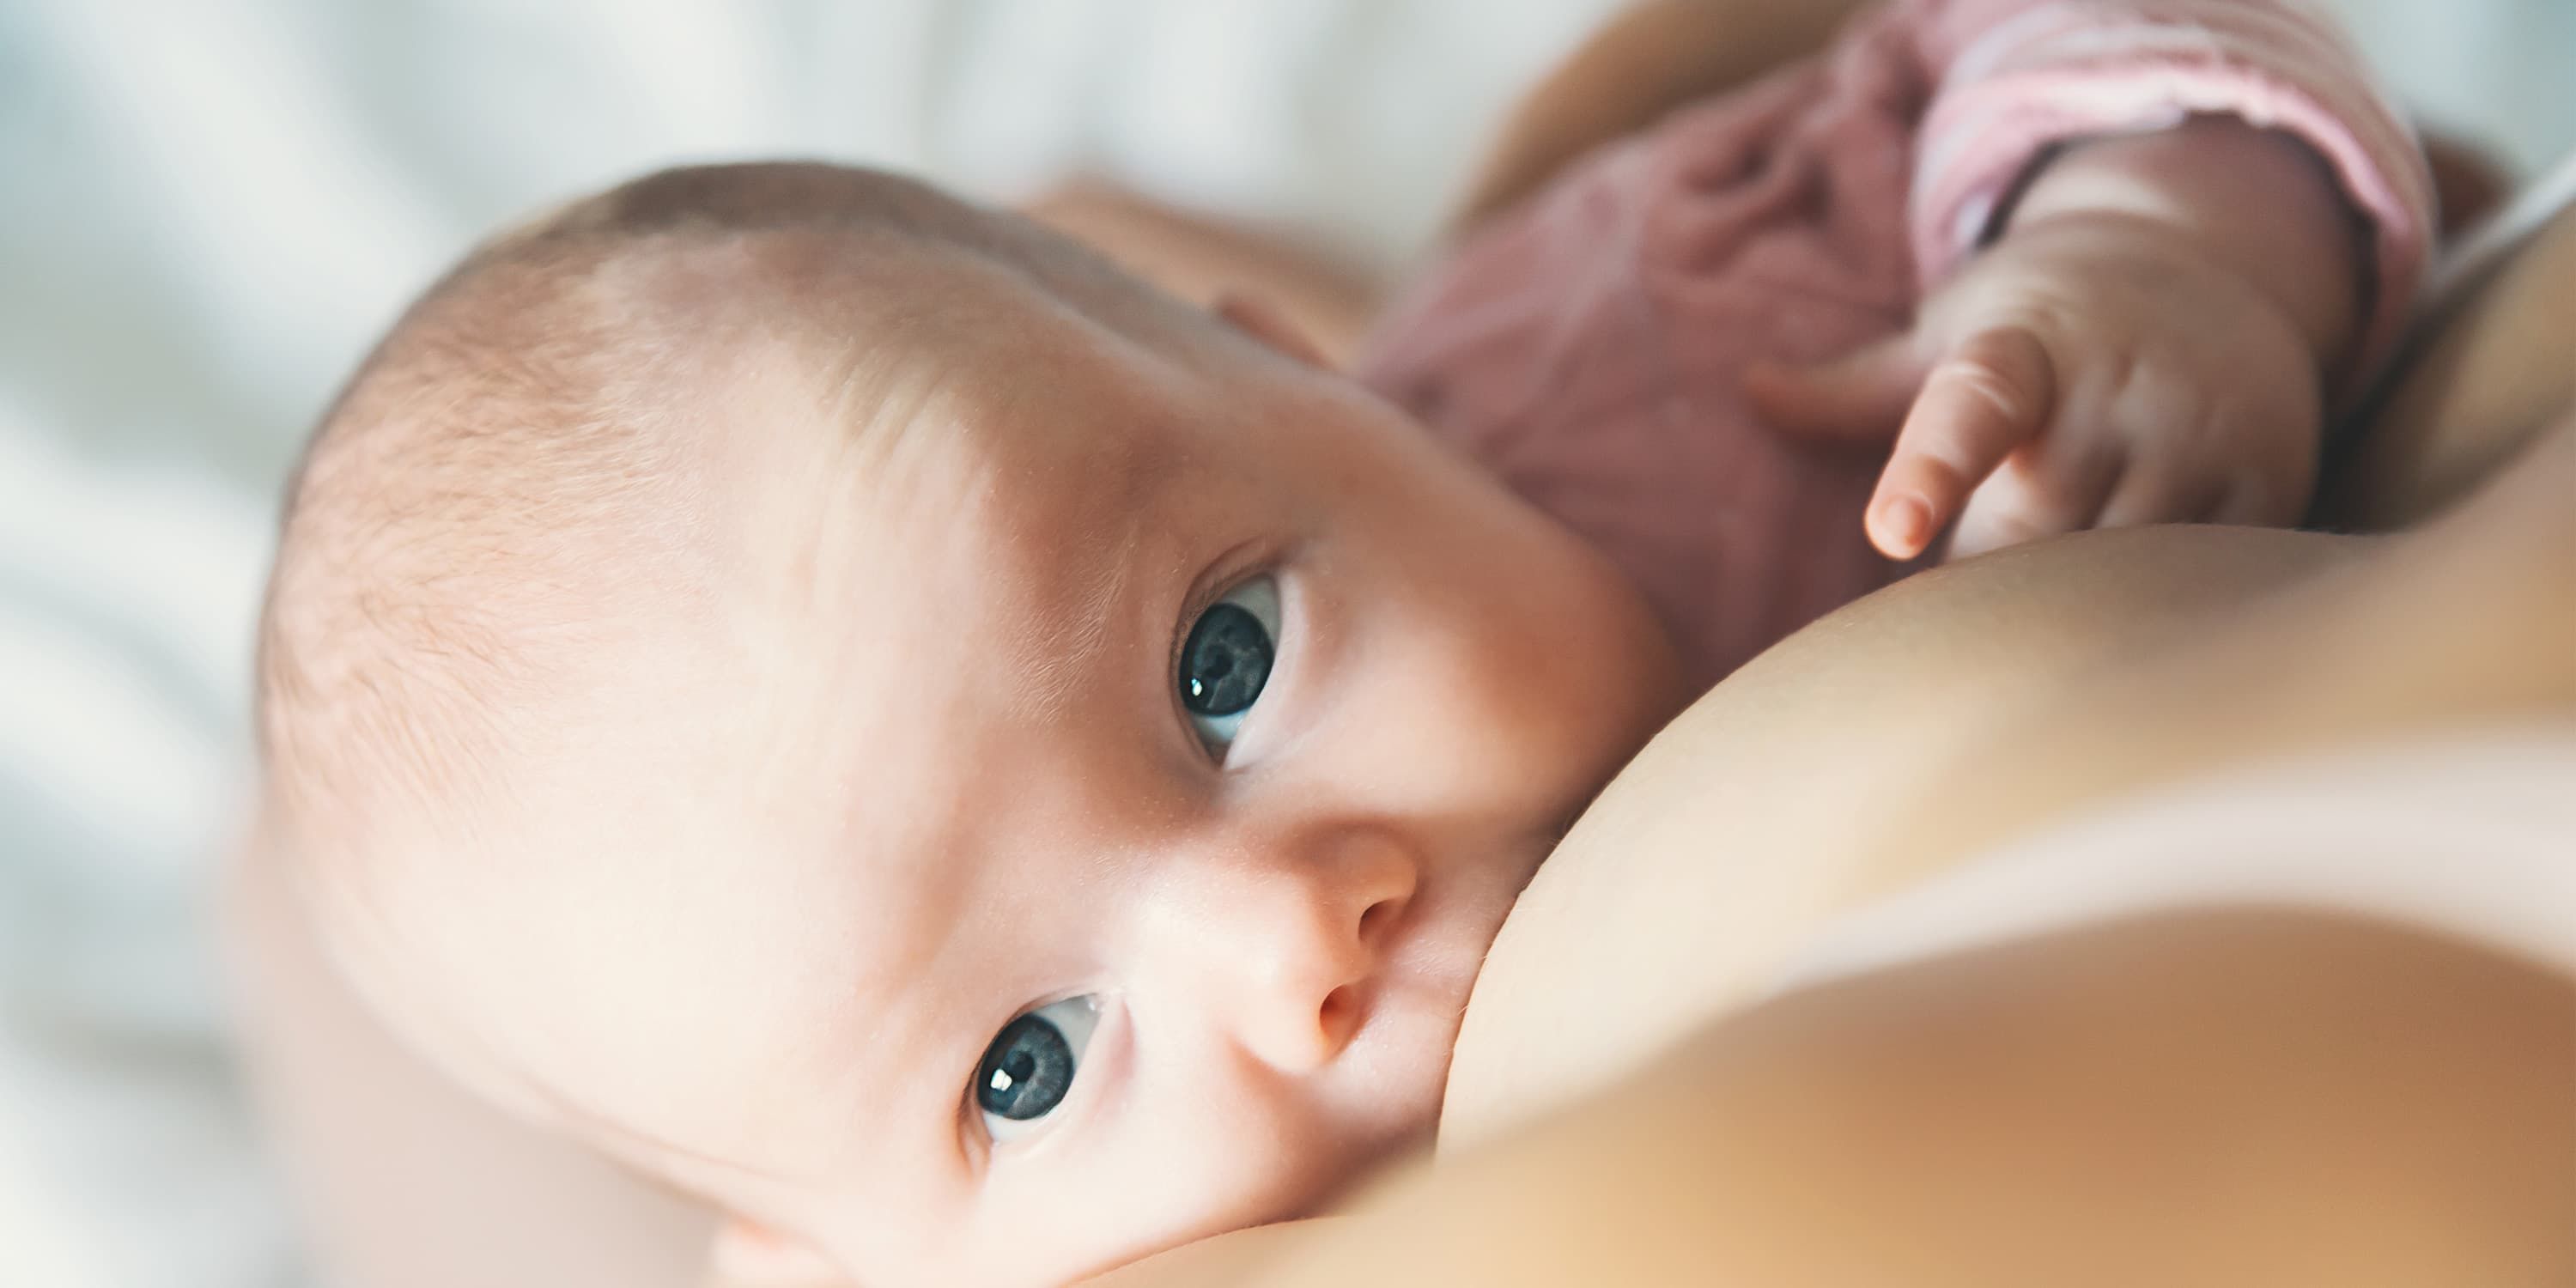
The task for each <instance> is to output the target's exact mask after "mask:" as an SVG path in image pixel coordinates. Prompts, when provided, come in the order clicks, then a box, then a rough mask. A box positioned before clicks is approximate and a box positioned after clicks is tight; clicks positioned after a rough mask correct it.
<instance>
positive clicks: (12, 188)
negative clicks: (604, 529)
mask: <svg viewBox="0 0 2576 1288" xmlns="http://www.w3.org/2000/svg"><path fill="white" fill-rule="evenodd" d="M1617 2H1618V0H194V2H190V0H0V1285H5V1286H6V1288H102V1286H108V1285H113V1286H115V1288H144V1286H147V1285H149V1286H152V1288H161V1286H163V1285H167V1286H169V1288H182V1286H184V1288H231V1286H233V1285H244V1286H247V1285H283V1284H291V1283H297V1282H301V1281H302V1277H301V1274H300V1271H299V1270H298V1268H297V1264H296V1261H295V1258H294V1255H293V1252H292V1241H291V1238H290V1237H289V1235H288V1233H287V1229H286V1224H285V1221H284V1218H283V1216H282V1215H281V1213H280V1212H279V1210H278V1208H277V1206H276V1202H275V1199H274V1197H273V1192H272V1190H271V1189H270V1188H269V1186H268V1184H267V1182H266V1180H265V1178H264V1173H263V1172H262V1171H261V1169H260V1164H259V1162H258V1151H257V1147H256V1142H255V1138H254V1136H253V1134H252V1132H251V1130H250V1128H249V1126H248V1124H247V1122H246V1119H245V1118H244V1116H243V1114H242V1111H241V1109H240V1106H239V1104H238V1101H237V1098H236V1091H235V1086H234V1083H233V1081H232V1074H231V1072H230V1063H229V1051H228V1047H227V1044H226V1041H225V1036H224V1025H223V1020H222V1010H223V1005H222V998H221V989H220V987H219V986H218V984H217V982H216V976H215V958H214V954H213V951H212V944H211V937H210V935H209V933H208V928H207V925H206V921H205V917H204V913H205V909H206V906H207V902H208V880H207V879H208V874H209V871H210V868H211V865H212V863H213V862H214V860H215V858H216V856H217V855H218V854H220V853H221V851H222V849H223V847H224V846H225V845H226V844H227V843H228V841H229V839H230V837H231V835H232V833H233V831H234V830H235V829H236V828H237V826H238V823H239V810H240V802H241V799H242V794H243V791H244V787H245V784H246V781H247V776H248V752H247V742H246V737H245V734H244V729H245V708H246V705H247V698H248V677H249V639H250V626H251V620H252V616H253V612H254V609H255V602H256V598H257V594H258V590H259V586H260V580H261V577H262V575H263V571H264V568H265V564H266V560H267V555H268V543H269V540H270V523H271V514H272V510H273V507H274V504H275V500H276V497H277V494H278V490H279V488H280V485H281V481H282V479H283V476H284V472H285V469H286V467H287V465H288V462H289V461H290V459H291V457H292V454H293V452H294V450H295V448H296V446H297V444H298V442H299V441H300V439H301V438H302V436H303V434H304V432H305V430H306V428H307V427H308V426H309V424H310V423H311V421H312V418H313V417H314V415H315V414H316V413H317V411H318V410H319V409H320V407H321V405H322V403H323V401H324V400H325V399H326V398H327V397H328V396H329V394H330V392H331V389H332V386H333V384H334V382H335V381H336V380H337V379H338V378H339V377H340V376H341V375H342V374H343V373H345V372H346V370H347V369H348V368H349V367H350V366H351V365H352V364H353V363H354V362H355V361H356V359H357V357H358V356H359V354H360V352H361V350H362V348H363V347H364V346H365V345H366V344H367V343H369V342H370V341H371V340H372V339H373V338H374V336H375V334H376V333H377V332H378V330H379V329H380V328H381V327H382V326H383V325H384V324H385V323H386V322H387V321H388V320H389V319H390V317H391V316H392V314H393V313H394V311H395V310H396V309H397V308H399V307H400V305H401V304H402V303H403V302H404V300H405V299H406V298H407V297H408V296H409V295H410V294H411V293H412V292H413V291H415V290H417V289H418V288H419V287H420V286H422V285H423V284H424V283H425V282H426V280H427V279H428V278H429V276H430V275H431V274H433V273H434V272H436V271H437V270H438V269H440V268H441V267H443V266H444V265H445V264H446V263H447V262H448V261H449V260H451V259H452V258H454V257H455V256H456V255H457V254H458V253H459V252H460V251H461V250H462V249H463V247H464V246H465V245H466V244H467V243H468V242H469V241H470V240H471V239H472V238H473V237H474V236H476V235H477V234H479V233H480V232H482V231H484V230H486V229H488V228H490V227H491V226H493V225H494V224H496V223H498V222H500V221H502V220H504V219H507V218H510V217H512V216H514V215H517V214H520V213H523V212H525V211H527V210H529V209H530V208H532V207H534V206H537V205H540V204H544V203H546V202H549V201H551V200H554V199H558V198H560V197H563V196H565V195H568V194H571V193H573V192H577V191H580V190H584V189H587V188H592V187H596V186H599V185H601V184H604V183H606V182H609V181H611V180H614V179H616V178H620V177H624V176H626V175H629V174H631V173H634V172H638V171H641V170H644V169H648V168H651V167H655V166H658V165H662V164H666V163H670V162H673V161H677V160H683V159H705V158H716V157H731V156H744V155H777V154H794V155H805V156H821V157H832V158H840V159H847V160H860V161H868V162H874V163H879V164H888V165H897V166H904V167H910V168H915V169H919V170H923V171H926V172H927V173H929V174H931V175H932V176H934V177H936V178H938V179H941V180H943V181H946V182H948V183H950V184H953V185H956V186H960V187H962V188H964V189H966V190H968V191H970V192H972V193H975V194H977V195H981V196H985V197H989V198H994V199H1008V198H1010V197H1012V196H1015V195H1020V194H1024V193H1026V192H1029V191H1031V190H1033V189H1034V188H1035V187H1037V186H1039V185H1041V184H1042V183H1044V182H1045V181H1046V180H1048V179H1049V178H1051V177H1054V176H1057V175H1060V174H1064V173H1067V172H1069V171H1073V170H1078V169H1079V170H1088V171H1091V172H1093V173H1098V174H1106V175H1108V176H1111V177H1114V178H1116V179H1118V180H1121V181H1123V182H1125V183H1127V184H1129V185H1130V186H1134V187H1137V188H1141V189H1144V190H1146V191H1149V192H1152V193H1155V194H1158V195H1162V196H1165V197H1168V198H1172V199H1176V200H1179V201H1182V202H1185V203H1189V204H1195V205H1199V206H1203V207H1208V208H1212V209H1217V210H1223V211H1231V212H1236V213H1241V214H1247V215H1254V216H1258V217H1261V218H1264V219H1267V220H1272V221H1277V222H1283V223H1286V224H1289V225H1292V226H1295V227H1298V228H1301V229H1303V230H1305V231H1306V232H1308V233H1309V234H1311V235H1312V236H1314V237H1315V238H1317V239H1318V240H1320V241H1322V242H1324V243H1326V244H1329V245H1331V246H1334V247H1337V248H1339V249H1340V250H1342V251H1343V252H1345V253H1347V254H1349V255H1352V256H1354V257H1356V258H1357V259H1359V260H1360V261H1361V262H1364V263H1370V264H1374V265H1377V266H1379V267H1381V268H1386V269H1391V268H1393V267H1394V266H1396V265H1399V264H1401V263H1402V262H1404V260H1405V258H1406V256H1407V255H1408V253H1409V252H1411V251H1412V250H1414V249H1415V248H1416V247H1418V245H1419V244H1420V243H1421V241H1422V240H1423V239H1424V237H1425V236H1426V235H1427V233H1428V230H1429V229H1430V227H1431V225H1432V223H1433V221H1434V220H1435V219H1436V218H1437V216H1438V214H1439V212H1440V210H1441V207H1442V203H1443V201H1444V199H1445V198H1446V197H1447V196H1448V195H1449V193H1450V191H1451V190H1452V188H1453V187H1454V185H1456V184H1457V183H1458V182H1460V181H1461V180H1462V178H1463V173H1462V172H1463V169H1464V167H1465V166H1466V165H1467V164H1468V162H1469V160H1470V159H1471V157H1472V155H1473V150H1474V146H1475V144H1476V142H1477V141H1478V140H1479V139H1480V138H1481V134H1482V130H1483V129H1484V128H1485V127H1486V126H1487V125H1488V124H1490V123H1491V122H1492V120H1493V118H1494V116H1495V113H1496V111H1497V110H1498V108H1499V106H1500V105H1501V104H1502V103H1503V102H1505V101H1506V100H1507V99H1508V98H1509V96H1510V95H1511V94H1512V93H1513V91H1514V90H1515V89H1517V88H1518V87H1519V86H1520V85H1522V84H1523V83H1524V82H1526V81H1527V80H1528V79H1529V78H1530V77H1531V76H1533V75H1534V74H1536V73H1537V71H1538V70H1539V69H1541V68H1542V67H1544V66H1545V65H1546V64H1547V63H1548V62H1549V61H1550V60H1551V59H1553V58H1554V57H1556V56H1557V55H1558V54H1560V53H1561V52H1562V51H1563V50H1564V49H1566V48H1567V47H1569V46H1570V44H1571V43H1572V42H1573V41H1574V40H1575V39H1576V38H1577V37H1578V36H1579V35H1580V34H1581V32H1583V31H1584V30H1585V29H1586V28H1587V27H1588V26H1589V25H1590V24H1591V23H1593V22H1594V21H1596V20H1597V19H1598V18H1599V17H1600V16H1601V15H1602V14H1604V13H1606V12H1608V11H1609V10H1610V9H1612V8H1613V7H1615V5H1616V4H1617ZM2330 3H2332V4H2333V6H2334V7H2336V8H2339V9H2341V10H2342V11H2344V12H2345V13H2346V14H2347V15H2348V16H2349V17H2350V18H2351V20H2352V21H2353V22H2354V23H2355V24H2356V25H2357V27H2358V29H2359V33H2360V35H2361V37H2362V40H2363V43H2364V45H2365V47H2366V48H2368V49H2369V50H2370V51H2371V52H2372V54H2373V55H2374V56H2375V57H2376V58H2377V59H2378V60H2379V63H2380V66H2381V67H2382V68H2384V69H2385V71H2386V73H2387V77H2388V80H2389V83H2390V84H2391V85H2392V86H2394V87H2395V89H2396V91H2397V93H2398V94H2399V95H2400V96H2401V97H2402V98H2403V99H2404V100H2405V101H2407V102H2408V103H2409V104H2411V105H2413V106H2415V107H2416V108H2418V109H2419V110H2420V111H2421V112H2422V113H2423V115H2424V116H2425V117H2426V118H2427V119H2428V120H2430V121H2432V122H2435V123H2438V124H2441V125H2443V126H2446V127H2450V128H2453V129H2456V130H2458V131H2460V132H2462V133H2465V134H2467V135H2469V136H2471V137H2473V138H2476V139H2479V140H2481V141H2484V142H2486V143H2487V144H2489V145H2490V146H2491V147H2492V148H2494V149H2495V151H2496V152H2497V153H2498V154H2499V155H2500V156H2502V157H2504V158H2506V159H2508V160H2510V161H2512V162H2514V163H2516V164H2517V165H2518V166H2519V167H2520V168H2521V169H2522V170H2523V171H2525V172H2526V173H2527V172H2530V171H2532V170H2535V169H2537V168H2538V167H2540V166H2541V165H2542V164H2544V163H2545V162H2547V161H2548V160H2550V159H2552V158H2554V157H2555V156H2557V155H2559V154H2560V153H2562V152H2564V151H2565V150H2567V149H2568V148H2569V147H2571V146H2576V0H2330Z"/></svg>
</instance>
